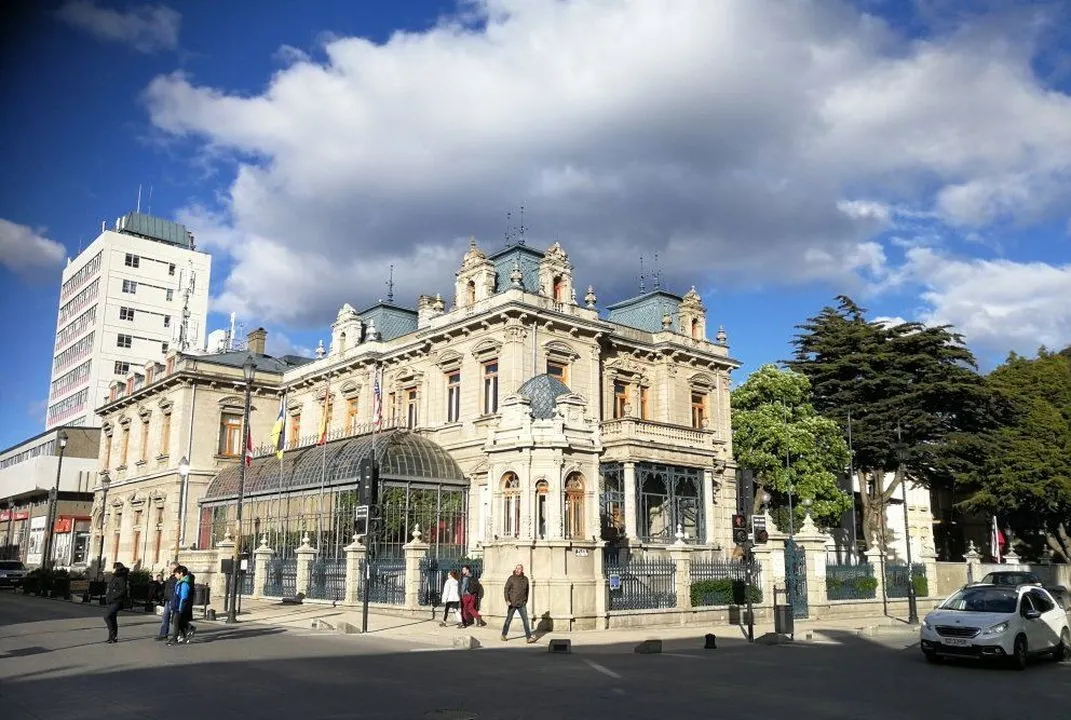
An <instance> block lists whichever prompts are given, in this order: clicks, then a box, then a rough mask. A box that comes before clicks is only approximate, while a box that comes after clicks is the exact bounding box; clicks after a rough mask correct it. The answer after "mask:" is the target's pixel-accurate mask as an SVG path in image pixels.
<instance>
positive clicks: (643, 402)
mask: <svg viewBox="0 0 1071 720" xmlns="http://www.w3.org/2000/svg"><path fill="white" fill-rule="evenodd" d="M648 390H649V388H647V387H644V386H643V385H641V386H640V419H641V420H646V419H647V417H648V415H647V413H648V411H649V407H648V403H647V396H648V392H647V391H648Z"/></svg>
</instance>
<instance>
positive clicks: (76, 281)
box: [60, 252, 103, 298]
mask: <svg viewBox="0 0 1071 720" xmlns="http://www.w3.org/2000/svg"><path fill="white" fill-rule="evenodd" d="M102 257H103V254H102V253H100V252H98V253H97V254H96V255H94V256H93V259H92V260H90V261H89V262H87V263H86V264H85V265H83V266H82V269H81V270H79V271H78V272H76V273H75V274H74V275H73V276H71V278H70V279H69V280H67V282H65V283H63V287H62V288H60V298H66V297H67V296H68V295H70V294H71V293H72V292H74V291H75V290H77V289H78V288H79V287H81V286H82V284H83V283H85V282H86V281H87V280H88V279H89V278H90V276H92V275H93V274H94V273H96V272H97V271H98V270H100V266H101V262H102Z"/></svg>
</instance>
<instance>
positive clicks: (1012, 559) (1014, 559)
mask: <svg viewBox="0 0 1071 720" xmlns="http://www.w3.org/2000/svg"><path fill="white" fill-rule="evenodd" d="M1004 564H1005V565H1011V566H1012V567H1018V566H1019V555H1018V553H1016V552H1015V551H1014V550H1009V551H1008V552H1007V553H1006V554H1005V555H1004Z"/></svg>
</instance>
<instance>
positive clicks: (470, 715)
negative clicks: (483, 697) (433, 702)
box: [424, 710, 480, 720]
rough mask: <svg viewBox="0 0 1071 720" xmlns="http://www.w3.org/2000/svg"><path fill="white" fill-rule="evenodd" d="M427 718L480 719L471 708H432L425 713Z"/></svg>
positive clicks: (436, 719)
mask: <svg viewBox="0 0 1071 720" xmlns="http://www.w3.org/2000/svg"><path fill="white" fill-rule="evenodd" d="M424 717H425V719H426V720H479V718H480V716H479V715H477V714H476V713H474V712H472V711H471V710H432V711H431V712H430V713H426V714H425V715H424Z"/></svg>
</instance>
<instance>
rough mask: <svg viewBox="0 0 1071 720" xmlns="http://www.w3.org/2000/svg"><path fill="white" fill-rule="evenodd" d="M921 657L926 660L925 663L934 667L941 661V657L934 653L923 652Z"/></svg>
mask: <svg viewBox="0 0 1071 720" xmlns="http://www.w3.org/2000/svg"><path fill="white" fill-rule="evenodd" d="M922 655H923V656H924V657H925V658H926V662H928V663H933V664H935V665H937V664H939V663H940V662H941V660H942V658H941V656H940V655H938V654H937V653H935V652H924V653H922Z"/></svg>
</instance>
